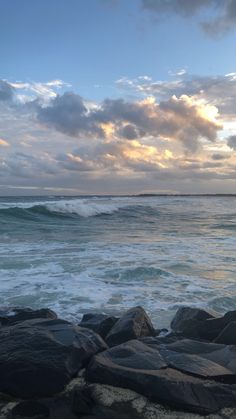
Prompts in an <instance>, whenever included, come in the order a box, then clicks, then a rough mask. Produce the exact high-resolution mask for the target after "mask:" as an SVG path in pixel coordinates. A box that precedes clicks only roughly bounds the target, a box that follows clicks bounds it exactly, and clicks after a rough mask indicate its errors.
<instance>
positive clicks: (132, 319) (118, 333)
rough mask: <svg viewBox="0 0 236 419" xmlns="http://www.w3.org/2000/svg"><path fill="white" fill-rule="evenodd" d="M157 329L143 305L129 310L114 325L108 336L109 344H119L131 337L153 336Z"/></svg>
mask: <svg viewBox="0 0 236 419" xmlns="http://www.w3.org/2000/svg"><path fill="white" fill-rule="evenodd" d="M154 333H155V329H154V327H153V325H152V322H151V320H150V318H149V317H148V315H147V313H146V312H145V310H144V309H143V308H142V307H134V308H131V309H130V310H128V311H127V312H126V313H125V314H124V315H123V316H122V317H121V318H120V319H119V320H118V321H117V322H116V324H115V325H114V326H113V327H112V329H111V330H110V332H109V333H108V335H107V337H106V342H107V343H108V345H109V346H115V345H119V344H120V343H123V342H126V341H128V340H130V339H136V338H139V337H142V336H152V335H154Z"/></svg>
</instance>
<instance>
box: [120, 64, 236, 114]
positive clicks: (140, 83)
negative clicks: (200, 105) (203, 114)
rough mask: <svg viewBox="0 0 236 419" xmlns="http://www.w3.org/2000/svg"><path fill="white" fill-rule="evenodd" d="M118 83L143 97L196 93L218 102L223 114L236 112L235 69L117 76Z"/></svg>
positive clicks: (124, 88)
mask: <svg viewBox="0 0 236 419" xmlns="http://www.w3.org/2000/svg"><path fill="white" fill-rule="evenodd" d="M176 76H177V77H176ZM116 85H117V87H119V88H120V89H121V90H122V92H123V93H124V92H125V93H127V92H128V93H129V92H132V93H136V95H139V96H140V95H143V96H144V97H145V96H147V95H151V96H154V97H155V98H156V99H157V100H166V99H168V98H169V97H170V96H172V95H176V96H177V97H178V96H181V95H188V96H194V97H195V98H196V99H205V100H206V101H207V102H209V103H211V104H212V105H215V106H216V107H217V108H218V109H219V112H220V113H221V114H224V115H231V114H233V115H234V114H235V113H236V73H229V74H226V75H224V76H221V75H218V76H198V75H191V74H188V73H187V72H184V73H183V72H181V74H178V73H177V74H175V75H174V77H173V78H171V79H170V80H159V81H155V80H152V79H151V80H143V79H142V78H141V77H137V78H135V79H128V78H126V77H123V78H122V79H120V80H117V82H116Z"/></svg>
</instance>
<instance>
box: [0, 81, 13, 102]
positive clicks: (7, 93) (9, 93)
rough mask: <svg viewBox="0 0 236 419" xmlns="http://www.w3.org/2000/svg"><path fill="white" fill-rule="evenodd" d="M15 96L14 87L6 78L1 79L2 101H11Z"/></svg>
mask: <svg viewBox="0 0 236 419" xmlns="http://www.w3.org/2000/svg"><path fill="white" fill-rule="evenodd" d="M13 96H14V89H13V87H12V86H11V85H10V84H9V83H7V82H6V81H4V80H0V101H4V102H6V101H11V100H12V99H13Z"/></svg>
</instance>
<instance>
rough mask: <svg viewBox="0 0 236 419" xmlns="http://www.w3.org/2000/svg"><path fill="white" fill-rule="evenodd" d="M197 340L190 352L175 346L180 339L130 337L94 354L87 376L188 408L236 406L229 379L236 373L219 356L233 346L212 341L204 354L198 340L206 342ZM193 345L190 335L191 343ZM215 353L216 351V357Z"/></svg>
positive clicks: (235, 389) (206, 409)
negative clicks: (151, 342)
mask: <svg viewBox="0 0 236 419" xmlns="http://www.w3.org/2000/svg"><path fill="white" fill-rule="evenodd" d="M154 339H155V338H154ZM156 339H158V338H156ZM194 344H197V345H196V346H197V349H196V353H190V354H188V353H180V352H178V351H175V350H174V345H175V343H173V344H169V345H164V344H161V345H159V348H158V347H157V346H153V345H147V344H144V343H143V342H141V341H138V340H133V341H129V342H127V343H124V344H122V345H119V346H116V347H113V348H111V349H108V350H107V351H104V352H102V353H100V354H98V355H96V356H94V357H93V359H92V361H91V362H90V364H89V366H88V368H87V372H86V378H87V380H88V381H91V382H98V383H103V384H110V385H113V386H118V387H123V388H129V389H131V390H134V391H137V392H138V393H141V394H143V395H144V396H146V397H148V398H149V399H151V400H154V401H156V402H160V403H163V404H167V405H168V406H170V407H172V408H173V407H174V408H178V409H180V410H185V411H193V412H198V413H204V414H205V413H211V412H216V411H218V410H219V409H221V408H223V407H234V406H236V385H234V384H233V385H229V384H228V382H233V383H234V382H235V381H236V373H235V371H233V370H232V369H230V363H229V364H228V365H222V364H221V363H220V362H217V358H218V360H219V361H221V360H222V356H223V353H222V352H221V351H222V350H225V354H226V355H227V347H225V346H224V345H219V346H218V345H216V344H213V346H211V344H209V345H210V346H211V348H209V352H207V350H206V347H205V348H204V347H203V348H202V351H203V353H204V356H202V355H201V353H200V347H199V346H198V344H199V345H201V342H195V341H193V343H192V349H193V347H194ZM182 345H183V342H182ZM205 345H207V344H205ZM190 346H191V345H190V343H189V341H188V342H187V343H186V347H190ZM183 347H184V346H183ZM219 352H221V354H220V355H219ZM212 353H215V356H214V354H213V356H212V358H213V359H210V356H209V355H211V354H212ZM206 355H207V356H208V357H207V356H206ZM214 358H215V360H214ZM227 358H228V360H229V358H230V356H229V354H228V356H227ZM226 364H227V362H226ZM217 380H218V381H219V382H217ZM224 381H225V383H224Z"/></svg>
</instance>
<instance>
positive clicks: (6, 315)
mask: <svg viewBox="0 0 236 419" xmlns="http://www.w3.org/2000/svg"><path fill="white" fill-rule="evenodd" d="M37 318H41V319H56V318H57V315H56V313H55V312H54V311H52V310H50V309H49V308H42V309H40V310H32V309H31V308H11V309H8V310H0V323H1V324H2V325H3V326H6V325H7V326H10V325H13V324H15V323H17V322H22V321H25V320H30V319H37Z"/></svg>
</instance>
